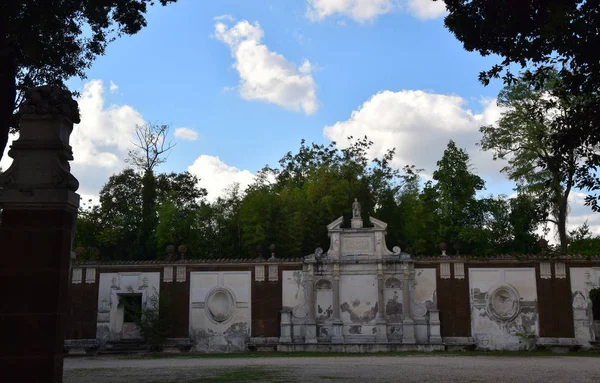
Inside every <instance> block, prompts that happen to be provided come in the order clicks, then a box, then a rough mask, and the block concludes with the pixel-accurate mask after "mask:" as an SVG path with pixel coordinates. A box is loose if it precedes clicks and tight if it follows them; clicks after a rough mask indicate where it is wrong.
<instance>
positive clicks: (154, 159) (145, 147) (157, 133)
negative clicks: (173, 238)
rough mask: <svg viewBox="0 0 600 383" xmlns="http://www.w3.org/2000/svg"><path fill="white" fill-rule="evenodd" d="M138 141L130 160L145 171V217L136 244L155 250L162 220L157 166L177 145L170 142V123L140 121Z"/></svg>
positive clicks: (150, 252) (147, 251)
mask: <svg viewBox="0 0 600 383" xmlns="http://www.w3.org/2000/svg"><path fill="white" fill-rule="evenodd" d="M135 133H136V137H137V142H134V143H133V144H134V146H135V149H131V150H129V158H128V159H127V160H126V162H128V163H129V164H131V165H133V166H134V167H136V168H137V169H139V170H140V171H142V172H143V176H142V219H141V225H140V229H139V235H138V238H137V241H136V245H137V246H138V247H139V248H141V249H145V252H146V254H152V253H153V252H154V250H155V249H156V237H155V232H154V230H155V229H156V226H157V224H158V216H157V203H156V197H157V191H156V177H155V176H154V169H155V168H156V167H157V166H158V165H160V164H162V163H164V162H166V160H167V158H166V157H167V156H166V154H167V153H168V152H169V151H170V150H171V149H172V148H173V147H174V146H175V145H174V144H172V143H171V142H169V143H167V141H166V140H167V136H168V134H169V126H168V125H159V124H144V125H136V127H135Z"/></svg>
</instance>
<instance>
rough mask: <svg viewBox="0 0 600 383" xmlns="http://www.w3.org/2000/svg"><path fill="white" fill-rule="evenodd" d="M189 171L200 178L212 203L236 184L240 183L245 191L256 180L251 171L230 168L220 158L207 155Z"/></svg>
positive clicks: (198, 159)
mask: <svg viewBox="0 0 600 383" xmlns="http://www.w3.org/2000/svg"><path fill="white" fill-rule="evenodd" d="M188 171H189V172H190V173H192V174H194V175H196V176H197V177H198V178H200V187H203V188H205V189H206V190H207V191H208V196H207V198H208V199H209V200H210V201H214V200H216V199H217V197H219V196H221V195H223V191H224V190H225V189H227V188H228V187H229V186H231V185H232V184H234V183H238V184H239V185H240V190H242V191H243V190H245V189H246V187H248V185H250V184H251V183H252V182H253V180H254V174H252V172H250V171H249V170H240V169H238V168H236V167H234V166H229V165H227V164H226V163H224V162H223V161H221V159H220V158H219V157H215V156H209V155H206V154H203V155H201V156H200V157H198V158H196V160H195V161H194V163H193V164H192V165H191V166H190V167H189V168H188Z"/></svg>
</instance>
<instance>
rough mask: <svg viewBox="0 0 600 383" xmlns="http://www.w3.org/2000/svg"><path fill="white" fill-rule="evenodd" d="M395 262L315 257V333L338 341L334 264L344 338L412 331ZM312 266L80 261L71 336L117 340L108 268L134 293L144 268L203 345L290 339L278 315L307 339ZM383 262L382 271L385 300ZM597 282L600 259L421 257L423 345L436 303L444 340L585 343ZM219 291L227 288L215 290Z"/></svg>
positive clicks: (231, 346)
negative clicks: (382, 328)
mask: <svg viewBox="0 0 600 383" xmlns="http://www.w3.org/2000/svg"><path fill="white" fill-rule="evenodd" d="M390 262H392V261H387V263H386V262H384V263H383V264H384V266H383V269H384V270H379V271H378V269H377V267H378V266H377V263H354V262H348V263H343V262H342V263H340V264H339V265H338V266H335V264H332V263H330V264H328V263H321V265H320V266H319V265H315V266H314V273H313V276H312V277H311V278H312V282H311V283H312V286H313V294H314V299H315V300H314V302H315V305H314V308H313V310H314V322H315V323H314V326H315V327H314V331H315V338H316V339H315V342H316V343H325V344H327V343H328V344H332V343H336V339H334V338H335V324H336V321H335V318H334V315H333V313H334V307H335V306H334V305H335V299H334V295H333V292H334V287H335V283H336V282H335V278H336V277H335V276H336V275H337V274H336V273H339V279H338V282H337V283H339V287H338V289H339V292H340V295H339V303H338V307H339V320H340V324H339V326H340V327H339V328H340V330H341V333H340V334H339V335H340V337H341V341H345V342H346V343H353V342H356V343H371V342H377V334H378V326H377V325H378V322H381V321H379V319H381V318H383V319H384V320H385V332H386V334H385V336H386V337H387V339H386V342H389V343H402V342H405V341H406V339H403V335H404V334H403V329H404V328H405V327H404V326H405V325H406V323H403V322H404V320H405V319H406V313H405V310H404V300H405V294H404V293H403V291H404V288H405V284H406V281H405V279H404V274H403V268H402V266H401V265H402V262H400V263H398V262H392V263H390ZM304 266H306V265H303V261H302V260H299V259H295V260H288V261H276V262H268V261H249V260H237V261H235V260H228V261H222V262H213V261H210V262H208V261H205V262H198V261H187V262H180V263H176V264H173V263H171V264H164V263H159V262H140V263H137V264H116V263H111V264H101V263H96V264H74V266H73V268H72V275H71V284H70V288H71V293H70V299H71V304H70V308H69V316H68V326H67V337H66V338H67V339H94V338H96V337H97V336H98V337H99V339H101V340H105V339H110V336H109V335H106V337H104V335H102V334H105V333H106V334H110V325H109V326H108V327H107V328H104V327H103V326H106V323H105V322H103V321H100V322H98V320H99V319H98V318H99V316H101V315H104V316H107V317H108V323H110V315H111V310H110V309H109V311H108V312H106V307H104V306H107V305H106V302H104V301H108V298H107V296H112V295H113V294H114V293H115V289H113V288H112V287H113V286H112V285H113V283H112V282H113V280H112V278H115V277H116V276H118V277H119V278H118V279H119V283H118V285H119V286H118V287H119V289H121V291H124V292H127V289H128V286H129V285H128V284H127V283H126V282H127V281H128V280H129V279H131V281H133V280H134V279H135V281H134V282H135V283H133V282H132V283H129V284H131V285H132V289H133V292H134V293H135V292H140V291H142V290H140V286H139V283H138V282H140V281H141V286H143V285H144V277H146V278H147V279H148V280H147V283H146V284H147V288H146V290H147V289H148V288H149V289H152V290H154V288H156V290H157V291H163V292H164V293H167V294H169V296H170V298H171V317H172V319H173V323H174V326H173V330H172V333H171V334H170V337H172V338H186V339H188V338H189V339H192V340H193V341H194V342H193V349H194V350H196V351H203V352H216V351H240V350H245V349H246V347H247V344H248V342H253V341H256V339H263V340H270V341H273V340H274V339H276V340H279V341H285V336H284V335H285V334H282V332H281V331H282V328H284V327H285V326H283V325H282V323H283V322H282V315H283V316H285V315H288V316H289V321H290V326H289V328H290V333H289V336H290V339H289V341H290V342H295V343H299V344H301V343H304V342H305V341H306V336H307V333H306V329H307V326H306V325H307V324H308V321H307V319H308V314H309V309H310V307H309V304H308V301H307V296H308V294H309V291H308V289H307V287H308V280H307V273H306V270H305V267H304ZM311 267H312V266H311ZM335 267H338V269H337V271H336V269H335ZM378 272H379V273H381V275H382V282H381V286H382V302H384V305H383V308H382V310H381V311H380V309H379V307H378V305H379V297H378V292H379V288H378V286H380V285H379V283H380V282H379V280H378V277H377V276H378ZM128 278H129V279H128ZM131 281H130V282H131ZM123 284H125V285H127V286H125V285H123ZM134 284H135V285H136V286H133V285H134ZM597 286H600V260H594V261H589V260H584V259H579V258H577V257H569V258H565V259H562V260H561V259H553V260H548V259H542V258H540V259H534V258H531V259H524V260H516V259H510V258H507V257H498V258H494V259H489V260H485V261H484V260H481V259H466V258H457V257H445V258H444V257H431V258H416V259H415V260H414V286H412V290H410V291H411V295H410V296H411V304H410V315H411V317H412V318H413V319H414V324H413V325H411V327H413V328H414V330H413V331H414V337H415V342H416V343H417V344H427V343H431V339H432V336H433V337H435V334H432V330H431V329H432V328H434V327H432V326H429V325H428V322H427V320H428V319H427V318H426V317H425V316H424V315H423V313H430V311H431V310H433V311H434V312H435V309H436V308H437V309H438V310H439V322H440V327H441V334H439V335H441V341H443V343H445V344H454V343H472V344H475V345H476V346H477V347H478V348H480V349H509V350H510V349H519V348H524V347H525V346H526V344H525V343H524V342H525V337H526V335H527V334H531V335H535V336H536V337H537V339H538V341H539V342H541V343H543V342H556V343H567V344H579V345H581V346H583V347H588V346H589V345H590V342H594V341H597V339H598V338H599V337H598V335H597V334H596V332H597V330H596V331H595V330H594V322H593V317H592V310H591V307H592V306H591V302H590V300H589V291H590V290H591V289H592V288H594V287H597ZM219 289H222V290H219ZM219 291H221V292H222V293H223V294H217V293H218V292H219ZM107 294H108V295H107ZM99 298H100V299H99ZM213 299H214V301H215V304H217V306H218V305H221V304H222V305H221V306H219V307H221V308H222V307H225V306H227V307H229V306H231V307H233V311H232V313H231V315H230V316H227V317H225V318H223V317H218V316H219V315H221V314H219V312H220V311H219V310H221V308H219V307H217V308H215V310H217V311H216V314H215V313H213V314H210V313H209V312H208V307H209V306H210V304H209V302H210V301H211V300H213ZM108 302H109V301H108ZM228 305H229V306H228ZM108 306H109V308H110V304H109V305H108ZM223 310H225V309H223ZM286 310H287V312H289V314H286ZM225 311H226V310H225ZM282 311H283V314H282ZM115 314H116V313H113V314H112V315H115ZM226 314H227V313H226ZM215 315H216V316H217V317H218V318H217V319H218V320H215ZM211 318H212V319H211ZM420 318H423V319H420ZM100 319H102V318H100ZM104 319H106V318H104ZM115 325H120V323H115ZM98 334H99V335H98ZM519 334H520V335H519ZM100 335H102V336H100ZM340 337H338V339H337V341H338V342H339V341H340ZM284 343H285V342H284Z"/></svg>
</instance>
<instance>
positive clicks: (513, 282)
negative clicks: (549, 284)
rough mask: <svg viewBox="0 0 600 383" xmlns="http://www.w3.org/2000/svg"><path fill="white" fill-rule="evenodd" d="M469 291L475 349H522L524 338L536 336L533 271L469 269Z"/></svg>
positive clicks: (537, 324)
mask: <svg viewBox="0 0 600 383" xmlns="http://www.w3.org/2000/svg"><path fill="white" fill-rule="evenodd" d="M469 288H470V295H471V297H470V299H471V329H472V334H473V338H474V340H475V342H476V344H477V347H478V348H481V349H488V350H516V349H520V348H525V347H527V343H526V341H525V338H524V336H523V335H525V334H529V335H530V336H537V335H538V334H539V323H538V312H537V290H536V279H535V269H534V268H498V269H492V268H485V269H469ZM519 334H521V335H520V336H519Z"/></svg>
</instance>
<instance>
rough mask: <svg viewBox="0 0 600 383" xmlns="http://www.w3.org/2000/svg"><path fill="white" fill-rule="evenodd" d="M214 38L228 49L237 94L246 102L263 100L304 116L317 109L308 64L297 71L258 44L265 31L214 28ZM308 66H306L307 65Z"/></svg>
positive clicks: (251, 27) (243, 27)
mask: <svg viewBox="0 0 600 383" xmlns="http://www.w3.org/2000/svg"><path fill="white" fill-rule="evenodd" d="M215 36H216V38H217V39H218V40H220V41H222V42H224V43H225V44H227V45H228V46H229V48H230V49H231V54H232V56H233V57H234V58H235V63H234V64H233V67H234V68H235V69H236V70H237V71H238V73H239V75H240V85H239V92H240V95H241V96H242V97H243V98H244V99H247V100H262V101H267V102H271V103H273V104H277V105H280V106H282V107H284V108H287V109H290V110H303V111H304V113H306V114H307V115H310V114H313V113H314V112H315V111H316V110H317V109H318V103H317V96H316V85H315V81H314V79H313V77H312V76H311V74H310V63H309V62H308V60H307V61H305V63H304V64H303V65H302V66H301V67H300V68H298V67H297V66H296V64H294V63H291V62H289V61H287V59H286V58H285V57H283V56H282V55H280V54H278V53H276V52H272V51H270V50H269V48H268V47H267V46H266V45H265V44H262V43H261V40H262V38H263V36H264V31H263V30H262V28H261V27H260V25H259V24H258V23H254V24H250V23H249V22H248V21H245V20H244V21H240V22H238V23H237V24H236V25H235V26H233V27H231V28H229V27H228V26H227V25H225V24H224V23H221V22H219V23H217V24H216V25H215ZM307 63H308V64H307Z"/></svg>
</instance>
